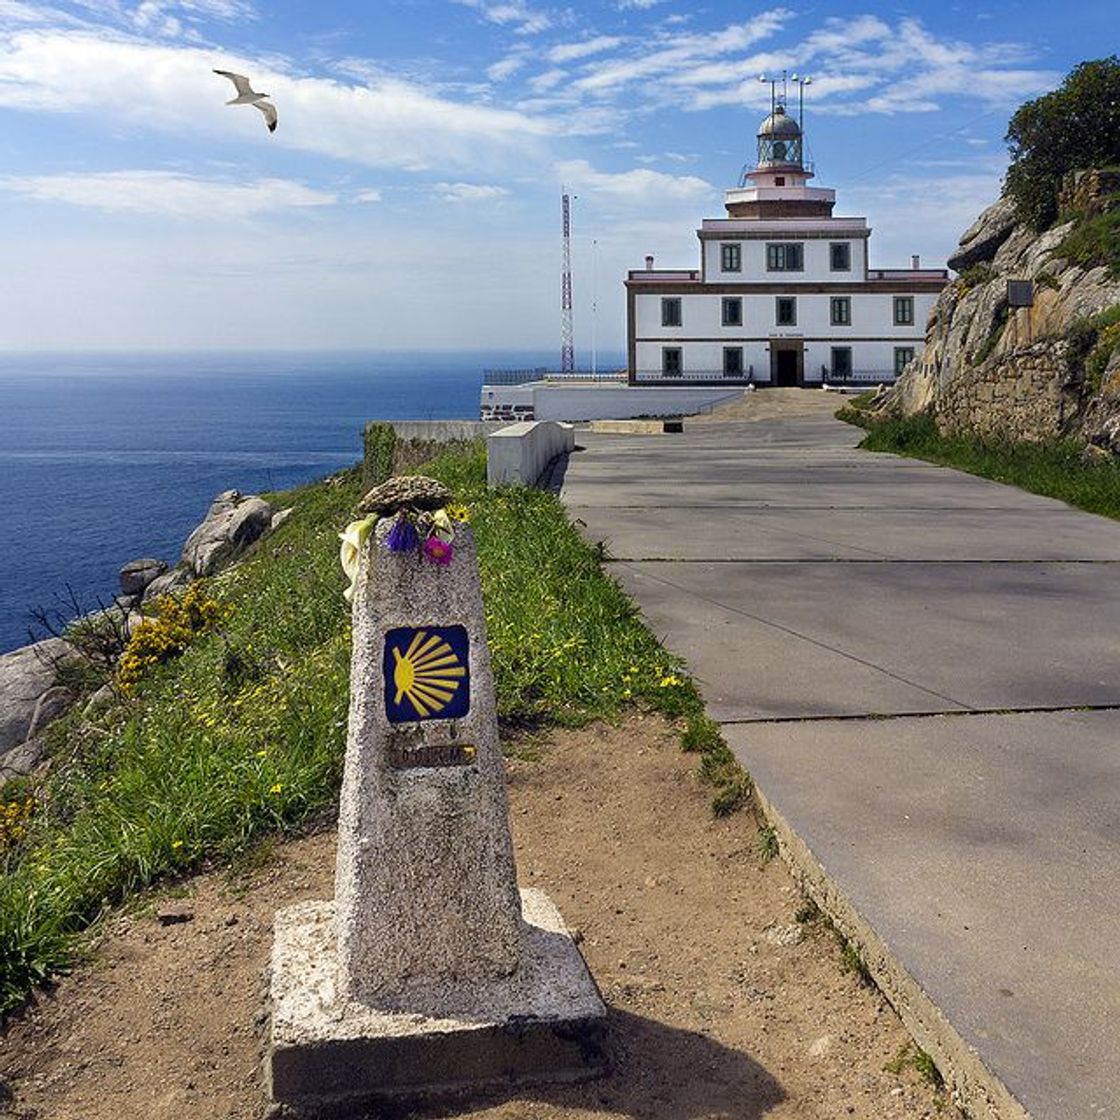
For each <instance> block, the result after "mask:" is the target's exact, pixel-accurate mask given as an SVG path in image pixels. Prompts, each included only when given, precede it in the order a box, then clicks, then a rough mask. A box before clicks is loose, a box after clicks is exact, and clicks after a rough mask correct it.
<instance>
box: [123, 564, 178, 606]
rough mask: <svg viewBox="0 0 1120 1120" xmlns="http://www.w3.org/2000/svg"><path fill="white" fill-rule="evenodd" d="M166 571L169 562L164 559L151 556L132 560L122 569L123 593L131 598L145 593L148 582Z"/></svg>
mask: <svg viewBox="0 0 1120 1120" xmlns="http://www.w3.org/2000/svg"><path fill="white" fill-rule="evenodd" d="M166 571H167V563H166V561H164V560H153V559H152V558H151V557H150V556H145V557H143V558H142V559H140V560H130V561H129V562H128V563H127V564H125V566H124V567H123V568H121V571H120V581H121V593H122V594H123V595H127V596H129V597H130V598H131V597H133V596H136V595H143V594H144V590H145V588H146V587H147V586H148V584H150V583H151V582H152V580H154V579H155V578H156V577H157V576H161V575H163V573H164V572H166Z"/></svg>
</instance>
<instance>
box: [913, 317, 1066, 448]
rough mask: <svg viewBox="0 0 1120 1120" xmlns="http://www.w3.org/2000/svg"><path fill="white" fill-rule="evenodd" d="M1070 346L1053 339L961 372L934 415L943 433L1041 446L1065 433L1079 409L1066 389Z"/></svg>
mask: <svg viewBox="0 0 1120 1120" xmlns="http://www.w3.org/2000/svg"><path fill="white" fill-rule="evenodd" d="M1065 350H1066V343H1065V341H1064V340H1061V339H1059V340H1053V339H1052V340H1048V341H1045V342H1039V343H1036V344H1035V345H1033V346H1030V347H1024V348H1023V349H1020V350H1017V351H1015V352H1014V353H1012V354H1007V355H1004V356H1003V357H1001V358H999V359H998V360H994V361H991V362H986V363H984V364H983V365H981V366H978V367H972V368H969V369H966V370H964V371H962V372H961V373H959V374H958V375H957V376H956V377H954V378H953V379H952V380H950V381H948V382H946V383H945V384H944V385H943V386H942V390H941V393H940V394H939V396H938V397H937V400H936V401H935V403H934V416H935V418H936V420H937V426H938V428H939V429H940V430H941V431H942V432H946V433H949V434H952V435H958V434H963V433H968V434H971V435H977V436H980V437H981V438H993V439H1010V440H1016V441H1019V440H1022V441H1029V442H1040V441H1046V440H1053V439H1057V438H1059V437H1060V436H1062V435H1063V434H1065V431H1066V417H1067V412H1068V410H1069V409H1071V408H1072V407H1075V405H1076V400H1077V397H1076V394H1073V396H1072V398H1071V396H1070V394H1069V392H1068V391H1067V390H1066V389H1063V386H1064V385H1065V384H1066V380H1067V378H1066V362H1065Z"/></svg>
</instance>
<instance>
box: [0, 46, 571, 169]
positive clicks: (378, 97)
mask: <svg viewBox="0 0 1120 1120" xmlns="http://www.w3.org/2000/svg"><path fill="white" fill-rule="evenodd" d="M214 67H218V68H221V69H232V70H237V71H240V72H241V73H248V74H251V75H252V76H253V80H254V85H255V87H256V88H258V89H261V90H265V91H267V92H268V93H269V94H270V95H271V96H272V98H273V100H274V101H275V103H276V105H277V108H278V109H279V111H280V127H279V129H278V131H277V132H276V133H275V134H274V135H273V136H269V135H268V133H267V132H266V131H265V130H264V128H263V127H262V125H261V121H260V117H259V114H257V113H254V112H246V111H245V110H244V109H230V108H227V107H226V106H225V105H224V102H225V100H226V99H227V98H226V94H227V87H228V83H227V82H226V80H225V79H224V78H221V77H217V76H215V75H214V74H212V73H211V69H212V68H214ZM5 107H6V108H12V109H23V110H33V111H36V112H44V111H46V112H90V113H98V114H102V115H109V116H110V117H115V118H117V119H118V120H123V121H127V122H128V123H130V124H132V125H134V126H136V125H138V126H140V127H143V128H146V129H149V130H156V131H165V132H182V131H184V130H186V131H188V132H191V133H194V134H205V135H209V136H211V137H216V138H225V139H227V140H236V141H238V142H243V141H248V142H251V143H256V144H272V145H276V146H281V147H288V148H292V149H296V150H299V151H303V152H311V153H315V154H318V155H326V156H331V157H333V158H336V159H340V160H350V161H353V162H357V163H362V164H366V165H368V166H374V167H403V168H408V169H412V170H419V169H424V168H427V167H431V166H440V167H462V168H470V169H471V170H478V168H479V167H480V166H482V167H492V166H498V165H512V164H514V163H518V164H520V163H523V162H524V161H525V159H526V158H529V157H530V156H532V154H533V151H534V146H535V145H538V144H539V142H540V141H541V139H542V138H543V137H546V136H548V135H551V134H553V133H555V132H557V131H559V129H560V127H561V122H559V121H552V120H550V119H547V118H545V117H541V116H538V117H532V116H529V115H527V114H525V113H522V112H517V111H514V110H509V109H499V108H494V107H492V106H489V105H485V104H475V103H469V102H461V101H453V100H451V99H450V98H447V97H443V96H440V95H439V94H437V93H435V92H432V91H431V90H429V89H426V88H424V87H422V86H419V85H417V84H415V83H410V82H405V81H401V80H399V79H392V78H387V77H382V78H380V79H371V80H370V82H369V83H368V84H346V83H343V82H340V81H334V80H330V79H326V78H312V77H297V76H293V75H290V74H288V73H284V72H282V71H281V70H280V69H278V68H276V67H269V66H267V65H265V64H263V63H260V62H253V61H252V60H247V59H244V58H237V57H229V56H223V55H222V54H220V53H216V52H212V51H206V50H202V49H200V48H198V47H185V46H179V45H173V44H168V43H152V42H150V41H145V40H141V39H136V38H130V37H129V38H126V37H120V36H113V35H107V34H94V33H92V32H88V31H71V30H41V29H36V30H21V31H17V32H15V33H13V34H10V35H9V36H8V37H7V38H6V39H5V38H3V37H0V108H5ZM563 127H564V129H565V130H567V129H570V128H571V120H570V119H569V120H568V121H565V122H563ZM537 154H538V156H540V158H542V159H543V158H544V156H543V153H541V152H538V153H537Z"/></svg>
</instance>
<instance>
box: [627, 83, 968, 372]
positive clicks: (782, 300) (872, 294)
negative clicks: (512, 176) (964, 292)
mask: <svg viewBox="0 0 1120 1120" xmlns="http://www.w3.org/2000/svg"><path fill="white" fill-rule="evenodd" d="M783 84H784V83H783ZM798 84H799V87H800V94H801V96H803V95H804V87H805V85H806V84H807V79H799V80H798ZM802 117H803V114H802V113H799V114H798V119H795V118H794V117H793V116H791V115H790V114H789V113H787V112H786V107H785V102H784V99H782V100H779V99H778V98H777V96H776V93H775V84H772V85H771V110H770V113H769V115H768V116H767V117H766V118H765V119H764V120H763V121H762V122H761V123H760V124H759V126H758V129H757V132H756V134H755V151H754V156H753V159H754V162H753V166H752V165H748V168H747V169H745V170H744V171H743V173H742V174H741V176H740V178H739V182H738V184H737V185H736V186H734V187H731V188H729V189H728V190H726V191H725V192H724V209H725V211H726V216H725V217H720V218H710V219H704V220H703V221H702V222H701V225H700V228H699V229H698V230H697V231H696V235H697V238H698V239H699V242H700V262H699V264H700V267H699V268H691V269H679V268H678V269H673V268H668V269H667V268H655V267H654V266H653V258H652V257H649V256H647V257H646V264H645V267H644V268H639V269H633V270H631V271H630V272H629V273H628V274H627V278H626V281H625V285H626V294H627V300H626V307H627V365H628V380H629V381H630V383H631V384H651V383H657V384H682V383H687V384H698V385H699V384H725V383H733V384H744V383H749V384H753V385H756V386H759V387H762V386H769V385H790V386H792V385H821V384H823V383H835V384H846V385H851V384H861V383H866V384H877V383H881V382H890V381H893V380H894V378H895V377H896V376H897V374H898V373H900V372H901V371H902V370H903V369H904V368H905V367H906V366H907V365H908V364H909V363H910V362H911V361H913V360H914V359H915V358H917V357H919V356H920V354H921V350H922V345H923V343H924V336H925V323H926V319H927V318H928V315H929V312H930V311H931V310H932V308H933V305H934V303H935V301H936V299H937V295H938V293H939V292H940V291H941V289H942V288H943V287H944V286H945V284H946V283H947V282H948V272H947V271H945V270H944V269H922V268H921V267H919V262H918V261H917V259H916V258H914V259H912V262H911V267H910V268H872V267H871V266H870V248H869V243H870V239H871V228H870V227H869V226H868V224H867V219H866V218H863V217H843V216H841V217H837V216H834V213H833V211H834V209H835V206H836V192H835V191H834V190H832V189H830V188H827V187H819V186H811V185H810V182H809V181H810V180H811V179H813V178H814V177H815V173H814V167H813V166H812V164H811V163H809V162H808V161H807V160H806V158H805V136H804V129H803V123H802V119H801V118H802Z"/></svg>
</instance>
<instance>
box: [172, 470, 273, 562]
mask: <svg viewBox="0 0 1120 1120" xmlns="http://www.w3.org/2000/svg"><path fill="white" fill-rule="evenodd" d="M271 523H272V507H271V506H270V505H269V504H268V502H266V501H264V499H263V498H258V497H255V496H252V495H248V496H246V495H243V494H240V493H238V491H236V490H226V491H224V492H223V493H221V494H219V495H218V496H217V497H216V498H215V499H214V502H213V504H212V505H211V506H210V512H209V513H207V515H206V520H205V521H203V522H202V524H201V525H199V527H198V528H197V529H195V531H194V532H193V533H191V535H190V536H189V537H188V538H187V543H186V544H185V545H184V546H183V556H182V559H181V561H180V563H181V564H183V565H184V566H185V567H186V568H188V569H189V570H190V571H191V572H192V573H193V574H194V575H196V576H208V575H212V574H213V573H214V572H216V571H218V569H219V568H222V567H224V566H225V565H226V564H228V563H229V562H230V561H231V560H235V559H236V558H237V557H238V556H240V555H241V554H242V553H243V552H244V551H245V550H246V549H247V548H248V547H249V546H250V545H251V544H252V543H253V542H254V541H255V540H257V538H258V537H260V536H262V535H263V534H264V533H266V532H267V531H268V529H269V526H270V525H271Z"/></svg>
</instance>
